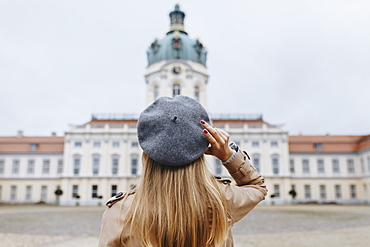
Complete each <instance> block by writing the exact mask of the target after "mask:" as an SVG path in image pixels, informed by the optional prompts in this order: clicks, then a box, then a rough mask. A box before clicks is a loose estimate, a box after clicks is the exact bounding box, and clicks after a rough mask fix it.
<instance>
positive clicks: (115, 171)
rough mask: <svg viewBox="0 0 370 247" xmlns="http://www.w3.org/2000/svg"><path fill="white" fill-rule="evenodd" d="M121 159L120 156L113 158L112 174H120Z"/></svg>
mask: <svg viewBox="0 0 370 247" xmlns="http://www.w3.org/2000/svg"><path fill="white" fill-rule="evenodd" d="M118 167H119V158H118V156H112V174H113V175H117V174H118Z"/></svg>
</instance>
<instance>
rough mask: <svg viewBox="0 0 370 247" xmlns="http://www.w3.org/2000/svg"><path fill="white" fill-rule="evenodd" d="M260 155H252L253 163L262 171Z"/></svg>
mask: <svg viewBox="0 0 370 247" xmlns="http://www.w3.org/2000/svg"><path fill="white" fill-rule="evenodd" d="M260 163H261V162H260V155H259V154H253V155H252V164H253V166H254V167H255V168H256V169H257V171H259V172H261V166H260Z"/></svg>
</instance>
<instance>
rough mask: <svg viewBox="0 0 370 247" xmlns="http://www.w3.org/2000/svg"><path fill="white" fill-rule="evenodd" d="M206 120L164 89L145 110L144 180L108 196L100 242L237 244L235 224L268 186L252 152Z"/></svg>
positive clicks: (141, 125)
mask: <svg viewBox="0 0 370 247" xmlns="http://www.w3.org/2000/svg"><path fill="white" fill-rule="evenodd" d="M209 122H210V120H209V117H208V114H207V112H206V111H205V109H204V108H203V107H202V106H201V105H200V104H199V103H198V102H197V101H195V100H194V99H191V98H189V97H186V96H176V97H174V98H168V97H161V98H159V99H158V100H156V101H155V102H154V103H153V104H152V105H150V106H149V107H148V108H146V109H145V110H144V111H143V112H142V113H141V115H140V117H139V121H138V140H139V144H140V146H141V148H142V149H143V157H142V163H143V171H142V176H141V182H140V185H139V186H138V188H137V189H136V190H135V191H130V192H128V193H119V194H117V195H116V196H115V197H113V198H112V199H110V200H109V201H108V202H107V206H108V208H107V209H106V211H105V213H104V215H103V219H102V227H101V233H100V243H99V246H153V247H157V246H162V247H168V246H171V247H172V246H189V247H195V246H201V247H204V246H212V247H213V246H233V239H232V236H231V231H230V229H231V226H232V225H233V224H234V223H235V222H236V221H238V220H240V219H241V218H243V217H244V216H245V215H246V214H247V213H248V212H249V211H251V210H252V209H253V208H254V207H255V206H256V205H257V204H258V203H259V202H260V201H262V200H263V199H264V198H265V196H266V193H267V190H266V186H265V184H264V179H263V177H262V176H261V175H260V174H259V173H258V171H257V170H256V169H255V168H254V167H253V166H252V165H251V164H250V162H249V157H248V155H247V153H245V152H243V151H241V150H240V149H239V148H238V147H237V146H236V145H235V144H231V145H229V144H228V142H229V135H228V133H226V132H225V131H223V130H220V129H217V128H213V127H212V126H211V125H210V124H209ZM204 154H208V155H213V156H215V157H217V158H218V159H220V160H221V161H222V163H223V165H224V166H225V167H226V169H227V170H228V171H229V173H230V175H231V176H232V177H233V179H234V181H235V183H232V182H231V180H229V179H216V178H214V177H213V176H212V175H211V173H210V172H209V171H208V169H207V167H206V164H205V160H204Z"/></svg>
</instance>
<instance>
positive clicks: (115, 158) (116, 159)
mask: <svg viewBox="0 0 370 247" xmlns="http://www.w3.org/2000/svg"><path fill="white" fill-rule="evenodd" d="M118 169H119V156H118V155H116V154H114V155H112V175H114V176H117V175H118ZM112 193H113V192H112Z"/></svg>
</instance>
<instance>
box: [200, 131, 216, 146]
mask: <svg viewBox="0 0 370 247" xmlns="http://www.w3.org/2000/svg"><path fill="white" fill-rule="evenodd" d="M203 134H204V136H205V137H206V138H207V140H208V142H209V143H211V145H214V144H216V143H217V141H216V139H215V138H214V136H213V135H212V134H211V133H210V132H209V131H208V130H206V129H205V130H203Z"/></svg>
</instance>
